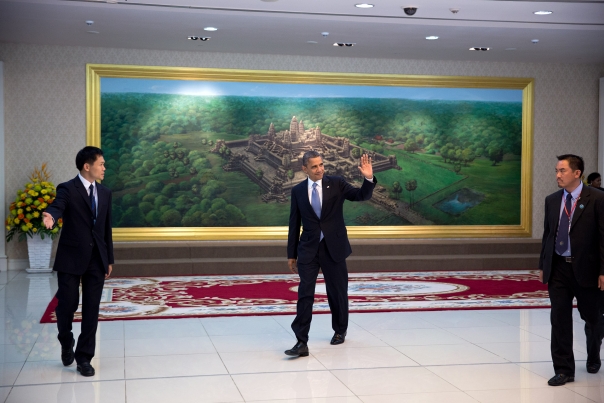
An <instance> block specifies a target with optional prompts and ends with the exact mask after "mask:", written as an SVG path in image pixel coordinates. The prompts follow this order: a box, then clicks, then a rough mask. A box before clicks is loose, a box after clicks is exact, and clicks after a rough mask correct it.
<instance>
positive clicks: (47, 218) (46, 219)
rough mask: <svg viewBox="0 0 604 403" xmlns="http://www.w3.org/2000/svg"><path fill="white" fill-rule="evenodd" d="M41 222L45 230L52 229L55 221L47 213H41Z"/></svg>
mask: <svg viewBox="0 0 604 403" xmlns="http://www.w3.org/2000/svg"><path fill="white" fill-rule="evenodd" d="M42 222H44V226H45V227H46V229H52V227H54V226H55V220H54V219H53V218H52V216H51V215H50V214H48V213H47V212H44V213H42Z"/></svg>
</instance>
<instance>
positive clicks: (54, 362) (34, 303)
mask: <svg viewBox="0 0 604 403" xmlns="http://www.w3.org/2000/svg"><path fill="white" fill-rule="evenodd" d="M55 290H56V280H55V278H54V277H53V276H52V275H28V274H27V273H24V272H8V273H7V272H0V402H10V403H16V402H23V403H34V402H43V403H51V402H57V403H69V402H84V403H94V402H109V403H120V402H128V403H154V402H161V403H166V402H178V403H186V402H196V403H199V402H202V403H203V402H252V401H253V402H273V403H279V402H281V403H285V402H299V403H302V402H304V403H310V402H321V403H323V402H325V403H327V402H331V403H353V402H357V403H358V402H366V403H378V402H379V403H383V402H408V403H415V402H417V403H419V402H421V403H470V402H472V403H476V402H483V403H499V402H502V403H503V402H505V403H515V402H518V403H529V402H530V403H532V402H534V403H544V402H555V403H580V402H581V403H582V402H604V370H603V371H602V373H600V374H595V375H592V374H588V373H587V371H586V370H585V359H586V354H585V336H584V334H583V324H582V322H581V320H580V318H579V317H578V315H577V314H576V312H575V314H576V316H575V325H576V327H575V336H576V337H575V338H576V343H575V358H576V360H577V372H576V381H575V382H574V383H569V384H567V385H566V386H563V387H557V388H553V387H549V386H548V385H547V380H548V379H549V378H550V377H551V376H553V369H552V365H551V361H550V353H549V337H550V336H549V311H548V310H547V309H531V310H484V311H463V312H462V311H444V312H403V313H400V312H399V313H364V314H351V316H350V320H351V323H350V327H349V329H348V337H347V339H346V343H344V344H343V345H340V346H330V345H329V340H330V338H331V336H332V331H331V326H330V317H329V315H315V317H314V320H313V325H312V330H311V335H310V337H311V340H310V342H309V348H310V352H311V354H310V356H309V357H306V358H288V357H286V356H285V355H284V354H283V350H285V349H287V348H290V347H291V346H292V345H293V344H294V343H295V338H294V336H293V334H292V332H291V329H290V327H289V325H290V323H291V320H292V317H291V316H263V317H233V318H204V319H163V320H135V321H114V322H101V323H100V327H99V331H98V333H97V338H98V342H97V355H96V357H95V358H94V360H93V363H92V364H93V365H94V367H95V368H96V376H94V377H91V378H84V377H82V376H80V375H78V374H77V373H76V370H75V365H72V366H70V367H67V368H65V367H63V366H62V364H61V361H60V358H59V355H60V347H59V344H58V342H57V340H56V326H55V325H54V324H47V325H41V324H39V319H40V317H41V315H42V313H43V312H44V310H45V308H46V305H47V303H48V301H49V300H50V297H51V295H53V294H54V291H55ZM75 327H76V329H75V332H76V333H77V332H78V326H77V325H76V326H75Z"/></svg>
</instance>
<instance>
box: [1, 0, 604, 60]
mask: <svg viewBox="0 0 604 403" xmlns="http://www.w3.org/2000/svg"><path fill="white" fill-rule="evenodd" d="M362 1H363V0H303V1H302V0H277V1H273V0H271V1H266V0H203V1H200V0H117V1H116V0H109V1H106V0H103V1H98V0H19V1H15V0H12V1H11V0H0V42H16V43H31V44H45V45H71V46H101V47H114V48H135V49H158V50H179V51H204V52H229V53H230V52H233V53H259V54H275V55H300V56H338V57H340V56H341V57H362V58H387V59H428V60H460V61H479V60H480V61H514V62H548V63H569V62H570V63H604V0H603V1H595V0H594V1H496V0H495V1H493V0H487V1H485V0H374V1H371V0H365V1H367V2H369V3H372V4H374V5H375V7H373V8H370V9H360V8H356V7H355V4H356V3H361V2H362ZM405 6H415V7H417V12H416V14H415V15H414V16H407V15H406V14H405V12H404V11H403V9H402V7H405ZM451 8H456V9H459V12H458V13H456V14H454V13H452V12H451V11H450V9H451ZM538 10H548V11H553V14H551V15H547V16H537V15H534V14H533V12H534V11H538ZM87 20H91V21H94V23H93V24H92V25H87V24H86V21H87ZM207 26H212V27H216V28H218V30H217V31H215V32H206V31H204V30H203V28H204V27H207ZM88 31H95V32H97V33H89V32H88ZM322 32H329V35H328V36H327V37H323V36H322V35H321V33H322ZM430 35H435V36H438V37H439V39H437V40H433V41H429V40H426V39H425V38H426V36H430ZM188 36H198V37H204V36H207V37H210V38H211V39H209V40H208V41H205V42H202V41H200V40H196V41H193V40H188V39H187V37H188ZM534 39H538V40H539V42H538V43H537V44H533V43H532V42H531V41H532V40H534ZM308 41H314V42H316V43H308ZM334 42H343V43H355V46H352V47H346V46H344V47H334V46H333V44H334ZM475 46H476V47H485V48H486V47H488V48H490V50H489V51H486V52H485V51H480V52H477V51H469V50H468V49H469V48H470V47H475ZM506 49H507V50H506ZM512 49H513V50H512Z"/></svg>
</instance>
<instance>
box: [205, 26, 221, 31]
mask: <svg viewBox="0 0 604 403" xmlns="http://www.w3.org/2000/svg"><path fill="white" fill-rule="evenodd" d="M203 30H204V31H218V28H214V27H205V28H204V29H203Z"/></svg>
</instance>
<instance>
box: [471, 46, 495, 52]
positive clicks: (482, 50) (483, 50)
mask: <svg viewBox="0 0 604 403" xmlns="http://www.w3.org/2000/svg"><path fill="white" fill-rule="evenodd" d="M490 49H491V48H481V47H474V48H470V50H476V51H478V52H486V51H487V50H490Z"/></svg>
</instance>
